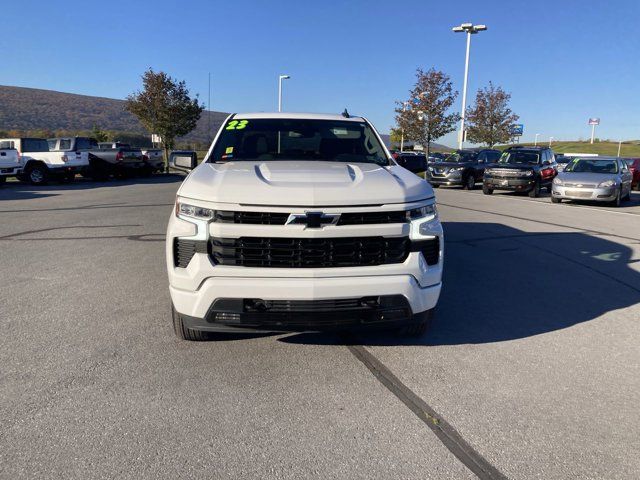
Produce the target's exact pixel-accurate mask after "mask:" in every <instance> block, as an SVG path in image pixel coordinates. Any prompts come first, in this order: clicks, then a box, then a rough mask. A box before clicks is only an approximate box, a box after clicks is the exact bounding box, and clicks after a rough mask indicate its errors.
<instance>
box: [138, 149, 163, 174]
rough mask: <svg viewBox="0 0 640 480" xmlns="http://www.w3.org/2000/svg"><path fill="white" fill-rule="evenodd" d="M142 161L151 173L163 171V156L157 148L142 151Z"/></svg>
mask: <svg viewBox="0 0 640 480" xmlns="http://www.w3.org/2000/svg"><path fill="white" fill-rule="evenodd" d="M142 155H144V161H145V162H146V163H147V166H148V167H149V168H150V169H151V172H152V173H153V172H162V171H163V170H164V156H163V154H162V150H161V149H159V148H149V149H146V150H145V149H143V150H142Z"/></svg>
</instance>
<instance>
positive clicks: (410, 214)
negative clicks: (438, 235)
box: [407, 203, 438, 221]
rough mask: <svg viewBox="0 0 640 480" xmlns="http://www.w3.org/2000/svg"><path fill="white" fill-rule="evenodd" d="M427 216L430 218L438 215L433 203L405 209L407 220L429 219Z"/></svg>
mask: <svg viewBox="0 0 640 480" xmlns="http://www.w3.org/2000/svg"><path fill="white" fill-rule="evenodd" d="M427 217H431V219H430V220H433V219H435V218H437V217H438V209H437V208H436V205H435V203H433V204H431V205H425V206H424V207H419V208H414V209H412V210H408V211H407V220H409V221H411V220H422V219H425V220H429V218H427Z"/></svg>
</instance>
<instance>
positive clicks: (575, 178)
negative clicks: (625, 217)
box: [551, 157, 632, 207]
mask: <svg viewBox="0 0 640 480" xmlns="http://www.w3.org/2000/svg"><path fill="white" fill-rule="evenodd" d="M631 179H632V176H631V172H630V171H629V168H628V166H627V164H626V162H625V161H624V160H622V159H621V158H617V157H583V158H575V159H573V160H571V162H569V163H568V164H567V166H566V167H565V169H564V171H562V172H561V173H559V174H558V176H557V177H556V178H555V179H554V180H553V187H552V191H551V201H552V202H553V203H560V202H561V201H562V200H588V201H592V202H608V203H611V204H612V205H614V206H616V207H619V206H620V203H621V202H622V201H623V200H629V199H630V198H631Z"/></svg>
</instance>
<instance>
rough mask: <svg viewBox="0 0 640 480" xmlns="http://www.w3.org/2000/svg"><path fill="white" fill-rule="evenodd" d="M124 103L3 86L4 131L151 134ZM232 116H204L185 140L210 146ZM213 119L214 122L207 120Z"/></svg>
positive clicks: (0, 106)
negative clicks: (92, 131)
mask: <svg viewBox="0 0 640 480" xmlns="http://www.w3.org/2000/svg"><path fill="white" fill-rule="evenodd" d="M124 103H125V102H124V100H116V99H113V98H104V97H91V96H87V95H76V94H74V93H63V92H54V91H52V90H39V89H35V88H23V87H7V86H1V85H0V130H14V129H15V130H52V131H56V130H71V131H75V130H77V131H80V130H90V129H91V128H93V126H94V125H98V126H99V127H100V128H101V129H102V130H111V131H118V132H130V133H138V134H145V135H146V134H147V132H146V130H145V129H144V127H143V126H142V125H141V124H140V122H139V121H138V119H137V118H136V117H134V116H133V115H132V114H130V113H129V112H126V111H125V110H124ZM227 115H228V114H227V113H223V112H213V111H212V112H207V111H205V112H203V113H202V116H201V117H200V121H199V122H198V126H197V127H196V129H195V130H194V131H193V132H191V133H190V134H189V135H187V136H186V137H184V138H183V139H182V140H184V141H187V142H208V141H210V140H211V138H212V135H213V133H210V134H209V133H208V131H207V125H208V124H209V122H210V125H211V132H216V131H217V129H218V128H219V127H220V124H221V123H222V122H223V121H224V119H225V118H226V116H227ZM207 116H210V117H211V118H210V120H208V119H207Z"/></svg>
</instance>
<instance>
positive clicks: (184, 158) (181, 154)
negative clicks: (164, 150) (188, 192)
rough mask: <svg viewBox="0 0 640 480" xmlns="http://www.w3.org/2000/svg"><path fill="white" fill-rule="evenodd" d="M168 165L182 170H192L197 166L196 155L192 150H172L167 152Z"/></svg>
mask: <svg viewBox="0 0 640 480" xmlns="http://www.w3.org/2000/svg"><path fill="white" fill-rule="evenodd" d="M169 165H170V166H171V167H173V168H177V169H182V170H193V169H194V168H196V167H197V166H198V155H197V154H196V152H192V151H173V152H171V153H170V154H169Z"/></svg>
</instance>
